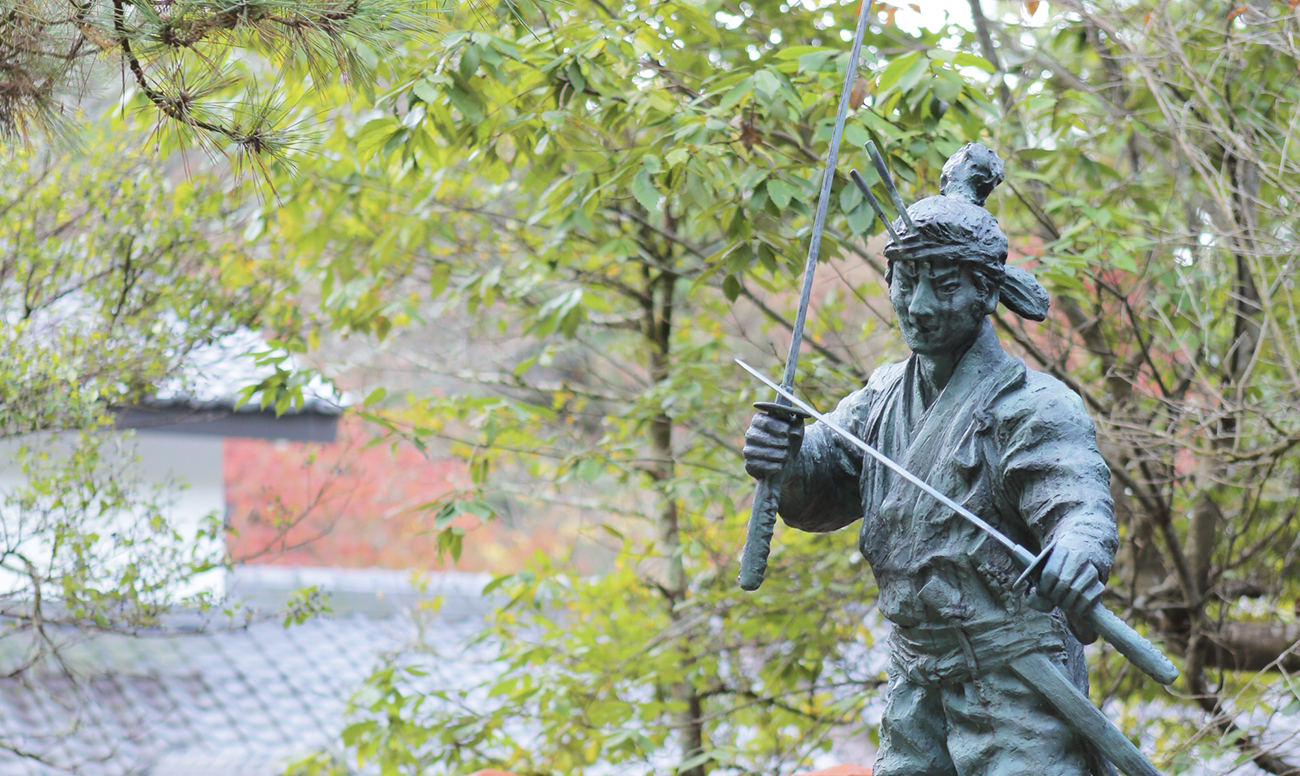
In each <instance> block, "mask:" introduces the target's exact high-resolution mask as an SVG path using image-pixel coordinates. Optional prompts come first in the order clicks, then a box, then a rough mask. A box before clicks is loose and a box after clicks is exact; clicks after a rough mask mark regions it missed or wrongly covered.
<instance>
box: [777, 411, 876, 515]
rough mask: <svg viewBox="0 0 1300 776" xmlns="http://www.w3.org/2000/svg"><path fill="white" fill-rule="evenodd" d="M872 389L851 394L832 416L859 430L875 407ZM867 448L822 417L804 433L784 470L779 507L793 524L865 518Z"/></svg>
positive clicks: (842, 424) (856, 431) (843, 424)
mask: <svg viewBox="0 0 1300 776" xmlns="http://www.w3.org/2000/svg"><path fill="white" fill-rule="evenodd" d="M872 393H873V392H872V391H871V389H870V388H863V389H862V390H859V391H856V392H854V393H852V394H849V395H848V396H847V397H845V399H844V400H843V401H841V402H840V403H839V406H837V407H836V408H835V411H834V412H831V413H829V417H830V418H831V420H833V421H834V422H835V423H836V424H838V425H841V426H843V427H845V428H847V429H848V430H849V431H852V432H853V433H855V434H860V433H861V432H862V428H861V426H862V425H863V419H864V418H865V417H866V412H867V409H868V408H869V407H870V400H871V394H872ZM861 476H862V453H861V452H859V451H858V449H857V448H856V447H854V446H852V445H850V444H848V443H847V442H845V441H844V440H843V439H841V438H840V437H839V435H838V434H836V433H835V432H833V431H831V430H830V429H829V428H827V427H826V426H825V425H823V424H822V423H820V422H817V423H813V424H812V425H810V426H809V427H808V430H807V431H806V432H805V434H804V442H803V446H802V447H801V448H800V450H799V455H798V456H796V457H795V458H793V459H792V460H791V461H790V462H789V463H788V464H787V465H786V470H785V481H784V483H783V484H782V486H781V504H780V506H779V507H778V512H779V513H780V515H781V519H782V520H784V521H785V524H786V525H788V526H790V527H791V528H798V529H799V530H801V531H811V532H814V533H825V532H827V531H837V530H839V529H841V528H843V527H845V526H847V525H849V524H851V523H853V522H854V521H856V520H858V519H860V518H861V517H862V492H861V487H860V484H859V482H860V480H861Z"/></svg>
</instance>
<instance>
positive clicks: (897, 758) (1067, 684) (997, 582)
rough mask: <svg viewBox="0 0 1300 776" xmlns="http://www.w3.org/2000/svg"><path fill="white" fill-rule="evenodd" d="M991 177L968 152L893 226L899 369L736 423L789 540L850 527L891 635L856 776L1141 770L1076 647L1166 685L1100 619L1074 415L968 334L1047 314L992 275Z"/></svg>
mask: <svg viewBox="0 0 1300 776" xmlns="http://www.w3.org/2000/svg"><path fill="white" fill-rule="evenodd" d="M878 166H883V160H880V162H879V163H878ZM881 177H882V178H883V179H884V180H885V184H886V188H887V189H889V190H890V193H891V199H895V197H896V191H895V190H893V187H892V185H891V183H892V181H890V180H889V175H888V170H883V171H882V176H881ZM1002 177H1003V166H1002V161H1001V160H1000V159H999V158H998V157H997V154H995V153H994V152H993V151H991V150H990V149H988V148H985V147H983V146H979V145H975V144H968V145H967V146H965V147H964V148H962V149H961V150H959V151H958V152H957V153H956V154H954V155H953V156H952V157H951V158H950V159H949V160H948V163H947V164H946V165H945V166H944V171H943V177H942V189H941V193H940V194H939V195H938V196H933V197H927V198H925V199H923V200H921V201H919V202H917V203H915V204H913V205H912V206H911V207H909V208H907V209H906V213H907V215H906V217H902V216H900V218H899V219H898V220H896V221H895V222H894V224H893V225H892V227H893V228H892V229H891V230H890V235H891V239H890V241H889V243H888V244H887V245H886V247H885V256H886V258H887V259H888V272H887V278H888V282H889V295H890V302H891V304H892V305H893V307H894V311H895V314H896V315H897V317H898V325H899V329H900V330H901V332H902V334H903V338H904V339H905V340H906V341H907V344H908V346H909V347H910V348H911V350H912V355H911V357H910V358H908V359H907V360H906V361H904V362H902V363H898V364H893V365H889V366H884V367H881V368H879V369H877V370H876V371H875V373H874V374H872V375H871V379H870V380H868V382H867V384H866V386H865V387H863V388H861V389H859V390H857V391H855V392H853V393H852V394H850V395H849V396H847V397H845V398H844V400H843V401H841V402H840V403H839V406H838V407H836V408H835V410H834V411H832V412H830V413H827V415H826V416H824V420H822V421H819V422H816V423H813V424H812V425H810V426H808V427H807V428H806V429H804V428H803V419H802V418H800V419H797V420H793V421H792V420H791V419H790V418H788V417H785V416H776V415H770V414H765V413H760V414H758V415H756V416H755V417H754V419H753V421H752V422H751V425H750V429H749V432H748V433H747V434H746V444H745V450H744V456H745V467H746V471H748V472H749V473H750V474H751V475H752V476H755V477H762V478H771V479H772V480H775V481H776V482H777V483H779V487H780V494H781V497H780V501H779V508H778V511H779V514H780V516H781V518H782V519H783V520H784V521H785V523H786V524H787V525H789V526H791V527H793V528H797V529H800V530H804V531H815V532H823V531H834V530H838V529H840V528H843V527H845V526H848V525H850V524H852V523H854V522H857V521H858V520H861V521H862V524H861V528H860V532H859V538H858V548H859V550H860V551H861V553H862V556H863V557H864V558H865V559H866V560H867V562H868V563H869V564H870V566H871V569H872V572H873V573H874V575H875V578H876V582H877V586H878V588H879V591H880V600H879V605H880V610H881V612H882V613H883V614H884V615H885V617H886V618H888V619H889V620H890V622H891V623H892V624H893V630H892V632H891V634H890V638H889V644H890V654H891V661H890V667H889V690H888V693H889V694H888V700H887V704H886V708H885V712H884V715H883V718H882V720H881V728H880V747H879V750H878V756H877V760H876V765H875V769H874V770H875V773H876V774H877V776H903V775H907V776H912V775H913V774H953V775H954V776H955V774H958V773H961V774H966V773H984V774H1013V773H1014V774H1020V773H1038V772H1043V773H1053V774H1056V773H1064V774H1083V773H1085V772H1088V771H1091V772H1093V773H1095V774H1098V776H1100V774H1105V773H1108V772H1110V767H1111V766H1110V764H1109V762H1107V760H1109V761H1110V762H1114V763H1115V764H1117V765H1119V766H1120V767H1121V768H1123V769H1124V771H1125V772H1126V773H1129V774H1130V776H1139V774H1141V775H1142V776H1153V774H1155V773H1156V771H1155V769H1154V767H1153V766H1151V764H1150V763H1149V762H1147V761H1146V759H1145V758H1144V757H1142V755H1141V753H1140V752H1138V750H1137V749H1136V747H1133V746H1132V745H1131V743H1128V742H1127V739H1125V738H1124V736H1123V735H1122V734H1121V733H1120V732H1119V731H1118V730H1117V729H1115V728H1114V727H1113V726H1112V725H1110V724H1109V722H1107V721H1106V720H1105V718H1104V716H1102V715H1101V713H1100V711H1097V710H1096V709H1095V708H1094V707H1092V706H1091V703H1089V702H1088V700H1087V683H1088V678H1087V668H1086V666H1085V664H1084V662H1083V651H1082V642H1087V641H1092V640H1093V639H1095V638H1096V635H1097V631H1098V630H1101V631H1105V635H1106V636H1107V638H1108V639H1112V640H1113V642H1112V643H1119V644H1122V645H1123V646H1124V647H1125V649H1124V652H1125V654H1126V655H1129V656H1130V657H1131V658H1132V659H1134V660H1135V662H1136V663H1137V664H1139V665H1140V666H1141V667H1142V668H1143V670H1147V671H1148V672H1150V673H1152V675H1155V676H1157V677H1158V678H1160V679H1161V681H1169V680H1172V678H1173V677H1174V676H1176V670H1175V669H1174V668H1173V665H1172V664H1171V663H1169V662H1168V660H1167V659H1166V658H1164V657H1163V655H1160V654H1159V652H1158V651H1157V650H1155V648H1154V647H1151V645H1150V644H1149V643H1147V642H1146V641H1145V640H1144V639H1142V638H1141V637H1140V636H1138V635H1137V634H1136V633H1135V632H1133V631H1132V630H1131V629H1129V628H1128V627H1127V626H1126V625H1124V624H1123V623H1122V622H1119V620H1118V618H1116V617H1114V615H1112V614H1111V613H1110V612H1108V611H1106V610H1105V607H1103V606H1101V605H1100V600H1099V599H1100V594H1101V592H1102V590H1103V589H1104V584H1103V582H1104V580H1105V579H1106V578H1107V577H1108V576H1109V574H1110V569H1111V565H1112V564H1113V563H1114V557H1115V550H1116V548H1117V546H1118V536H1117V533H1116V529H1115V520H1114V511H1113V504H1112V502H1111V497H1110V490H1109V484H1110V471H1109V469H1107V467H1106V464H1105V462H1104V460H1103V459H1102V457H1101V454H1100V453H1099V452H1098V450H1097V442H1096V433H1095V429H1094V426H1093V423H1092V420H1091V419H1090V418H1089V417H1088V415H1087V413H1086V411H1085V410H1084V407H1083V403H1082V401H1081V400H1080V399H1079V397H1078V396H1077V395H1075V394H1074V393H1073V392H1071V391H1070V390H1069V389H1068V388H1067V387H1066V386H1065V385H1064V384H1063V383H1061V382H1060V381H1058V380H1056V379H1055V378H1053V377H1051V376H1048V375H1045V374H1042V373H1040V372H1036V371H1034V370H1031V369H1029V368H1027V367H1026V366H1025V364H1024V362H1023V361H1021V360H1020V359H1018V358H1013V357H1012V356H1010V355H1008V354H1007V353H1006V352H1005V351H1004V350H1003V349H1002V346H1001V344H1000V343H999V342H998V338H997V336H996V334H995V333H994V330H993V326H992V323H991V322H990V320H989V316H990V315H991V314H992V313H993V311H994V309H995V308H996V307H997V305H998V304H999V303H1001V304H1003V305H1004V306H1005V307H1006V308H1007V309H1008V310H1010V311H1011V312H1013V313H1015V314H1017V315H1019V316H1021V317H1023V318H1027V319H1030V320H1042V319H1043V318H1045V317H1046V315H1047V308H1048V297H1047V292H1046V291H1045V290H1044V289H1043V288H1042V286H1041V285H1039V283H1038V282H1037V281H1036V280H1035V279H1034V277H1033V275H1032V274H1031V273H1029V272H1028V271H1025V270H1023V269H1021V268H1009V267H1007V266H1006V259H1007V238H1006V236H1005V235H1004V234H1003V232H1002V230H1001V228H1000V226H999V225H998V222H997V219H996V218H994V216H993V215H992V214H991V213H989V212H988V211H987V210H986V209H985V208H984V207H983V203H984V201H985V199H986V198H987V197H988V195H989V193H990V192H991V191H992V190H993V188H994V187H995V186H996V185H997V184H998V182H1000V181H1001V180H1002ZM873 199H874V198H873ZM895 201H896V202H897V203H898V204H899V205H901V204H902V201H901V197H899V198H896V199H895ZM876 204H878V203H876ZM782 389H783V391H782V393H783V394H788V393H789V392H788V386H782ZM786 398H788V399H793V398H794V397H793V394H789V395H787V396H786ZM792 403H793V402H792ZM798 403H799V404H802V402H798ZM803 408H804V409H807V410H811V408H810V407H807V406H806V405H805V406H804V407H803ZM900 471H905V472H908V473H910V474H900ZM913 475H914V476H913ZM918 482H919V483H921V485H920V486H918V484H917V483H918ZM932 493H933V494H936V495H932ZM954 507H956V509H954ZM1026 570H1028V571H1029V574H1024V575H1022V574H1023V572H1025V571H1026ZM1025 576H1030V577H1032V578H1033V581H1034V586H1033V592H1032V593H1031V592H1030V591H1029V590H1028V589H1027V587H1026V585H1025V584H1023V582H1024V581H1025ZM1045 670H1048V671H1051V672H1052V673H1051V674H1050V675H1048V674H1044V673H1043V672H1044V671H1045ZM1058 679H1059V681H1057V680H1058ZM1085 706H1087V708H1089V709H1092V711H1093V712H1096V713H1095V714H1093V713H1091V712H1088V713H1084V712H1085V709H1084V707H1085ZM1121 742H1122V743H1121ZM1102 755H1104V757H1103V756H1102Z"/></svg>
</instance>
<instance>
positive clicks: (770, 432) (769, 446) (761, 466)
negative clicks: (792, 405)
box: [741, 412, 803, 480]
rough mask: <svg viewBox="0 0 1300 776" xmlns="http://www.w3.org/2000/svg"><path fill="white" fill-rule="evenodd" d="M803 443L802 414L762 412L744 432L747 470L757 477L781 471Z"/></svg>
mask: <svg viewBox="0 0 1300 776" xmlns="http://www.w3.org/2000/svg"><path fill="white" fill-rule="evenodd" d="M802 445H803V418H800V417H796V418H792V419H789V420H787V419H785V418H779V417H776V416H775V415H768V414H766V413H763V412H760V413H758V414H757V415H755V416H754V419H753V420H751V421H750V422H749V430H748V431H746V432H745V449H744V450H743V451H741V452H742V454H743V455H744V456H745V471H746V472H748V473H749V476H751V477H753V478H754V479H756V480H763V479H767V478H768V477H772V476H774V475H776V474H780V473H781V470H782V469H784V468H785V463H786V461H788V460H790V459H791V458H794V457H795V456H797V455H799V448H800V447H801V446H802Z"/></svg>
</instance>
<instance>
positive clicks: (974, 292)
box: [885, 143, 1048, 353]
mask: <svg viewBox="0 0 1300 776" xmlns="http://www.w3.org/2000/svg"><path fill="white" fill-rule="evenodd" d="M1002 176H1003V165H1002V160H1001V159H999V158H998V155H997V154H995V153H994V152H993V151H991V150H990V149H988V148H985V147H984V146H982V145H978V144H975V143H967V144H966V145H965V146H963V147H962V148H961V149H960V150H959V151H957V153H955V154H953V155H952V156H951V157H949V158H948V161H947V163H946V164H944V166H943V175H942V176H941V179H940V181H941V183H940V190H939V194H938V196H933V197H926V198H925V199H923V200H921V201H920V202H917V203H916V204H914V205H912V206H911V207H909V208H908V209H907V213H908V216H910V217H911V220H912V222H913V223H914V224H915V228H913V229H910V230H907V229H905V224H904V223H903V220H902V219H901V217H900V218H899V220H898V221H895V222H894V231H895V232H897V233H898V234H899V240H898V242H895V241H893V240H890V241H889V243H887V244H886V245H885V257H886V258H887V259H888V260H889V269H888V272H887V274H886V281H887V282H888V283H889V287H890V301H891V302H892V303H893V305H894V310H895V312H897V313H898V320H899V325H900V327H901V328H902V330H903V336H904V338H905V339H907V343H908V345H909V346H910V347H911V348H912V350H913V351H916V352H919V353H926V352H934V351H937V350H941V349H944V348H954V347H961V346H963V345H964V344H967V342H968V339H969V338H973V337H974V336H975V334H977V333H978V331H979V327H980V326H981V325H982V323H983V320H984V318H986V317H987V316H988V315H990V314H991V313H992V312H993V310H994V309H995V308H996V307H997V305H998V303H999V302H1001V303H1002V304H1003V305H1004V306H1005V307H1006V308H1007V309H1009V310H1011V311H1012V312H1014V313H1015V314H1016V315H1019V316H1021V317H1022V318H1028V319H1030V320H1034V321H1041V320H1043V319H1044V318H1046V317H1047V308H1048V298H1047V291H1046V290H1044V289H1043V287H1042V286H1041V285H1039V283H1038V281H1037V280H1035V279H1034V277H1033V275H1031V274H1029V273H1028V272H1027V271H1025V270H1023V269H1021V268H1019V267H1008V266H1007V237H1006V235H1005V234H1003V233H1002V229H1001V227H1000V226H998V220H997V219H996V218H994V217H993V214H992V213H990V212H989V211H987V210H985V209H984V207H983V205H984V202H985V200H986V199H987V198H988V195H989V194H990V193H991V192H992V191H993V189H994V187H996V186H997V184H998V183H1000V182H1001V181H1002Z"/></svg>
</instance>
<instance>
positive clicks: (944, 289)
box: [889, 261, 996, 356]
mask: <svg viewBox="0 0 1300 776" xmlns="http://www.w3.org/2000/svg"><path fill="white" fill-rule="evenodd" d="M889 301H890V302H891V303H893V305H894V312H895V313H896V314H897V315H898V326H899V328H900V329H902V330H903V339H905V340H907V346H908V347H909V348H911V349H912V352H914V353H920V354H922V355H936V356H937V355H942V354H944V353H948V352H951V351H953V350H957V349H960V348H964V347H965V346H967V345H969V344H970V343H971V342H972V341H974V339H975V336H976V335H977V334H979V331H980V327H981V326H982V325H983V323H984V319H985V318H986V317H987V316H988V315H989V313H991V312H992V307H991V306H990V305H989V300H988V299H987V298H986V296H985V295H984V294H982V293H981V292H980V290H979V287H978V286H976V285H975V279H974V277H973V276H972V274H971V270H970V267H968V266H966V265H965V264H962V263H959V262H953V261H896V262H894V274H893V280H892V282H891V283H890V284H889ZM995 304H996V302H995Z"/></svg>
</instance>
